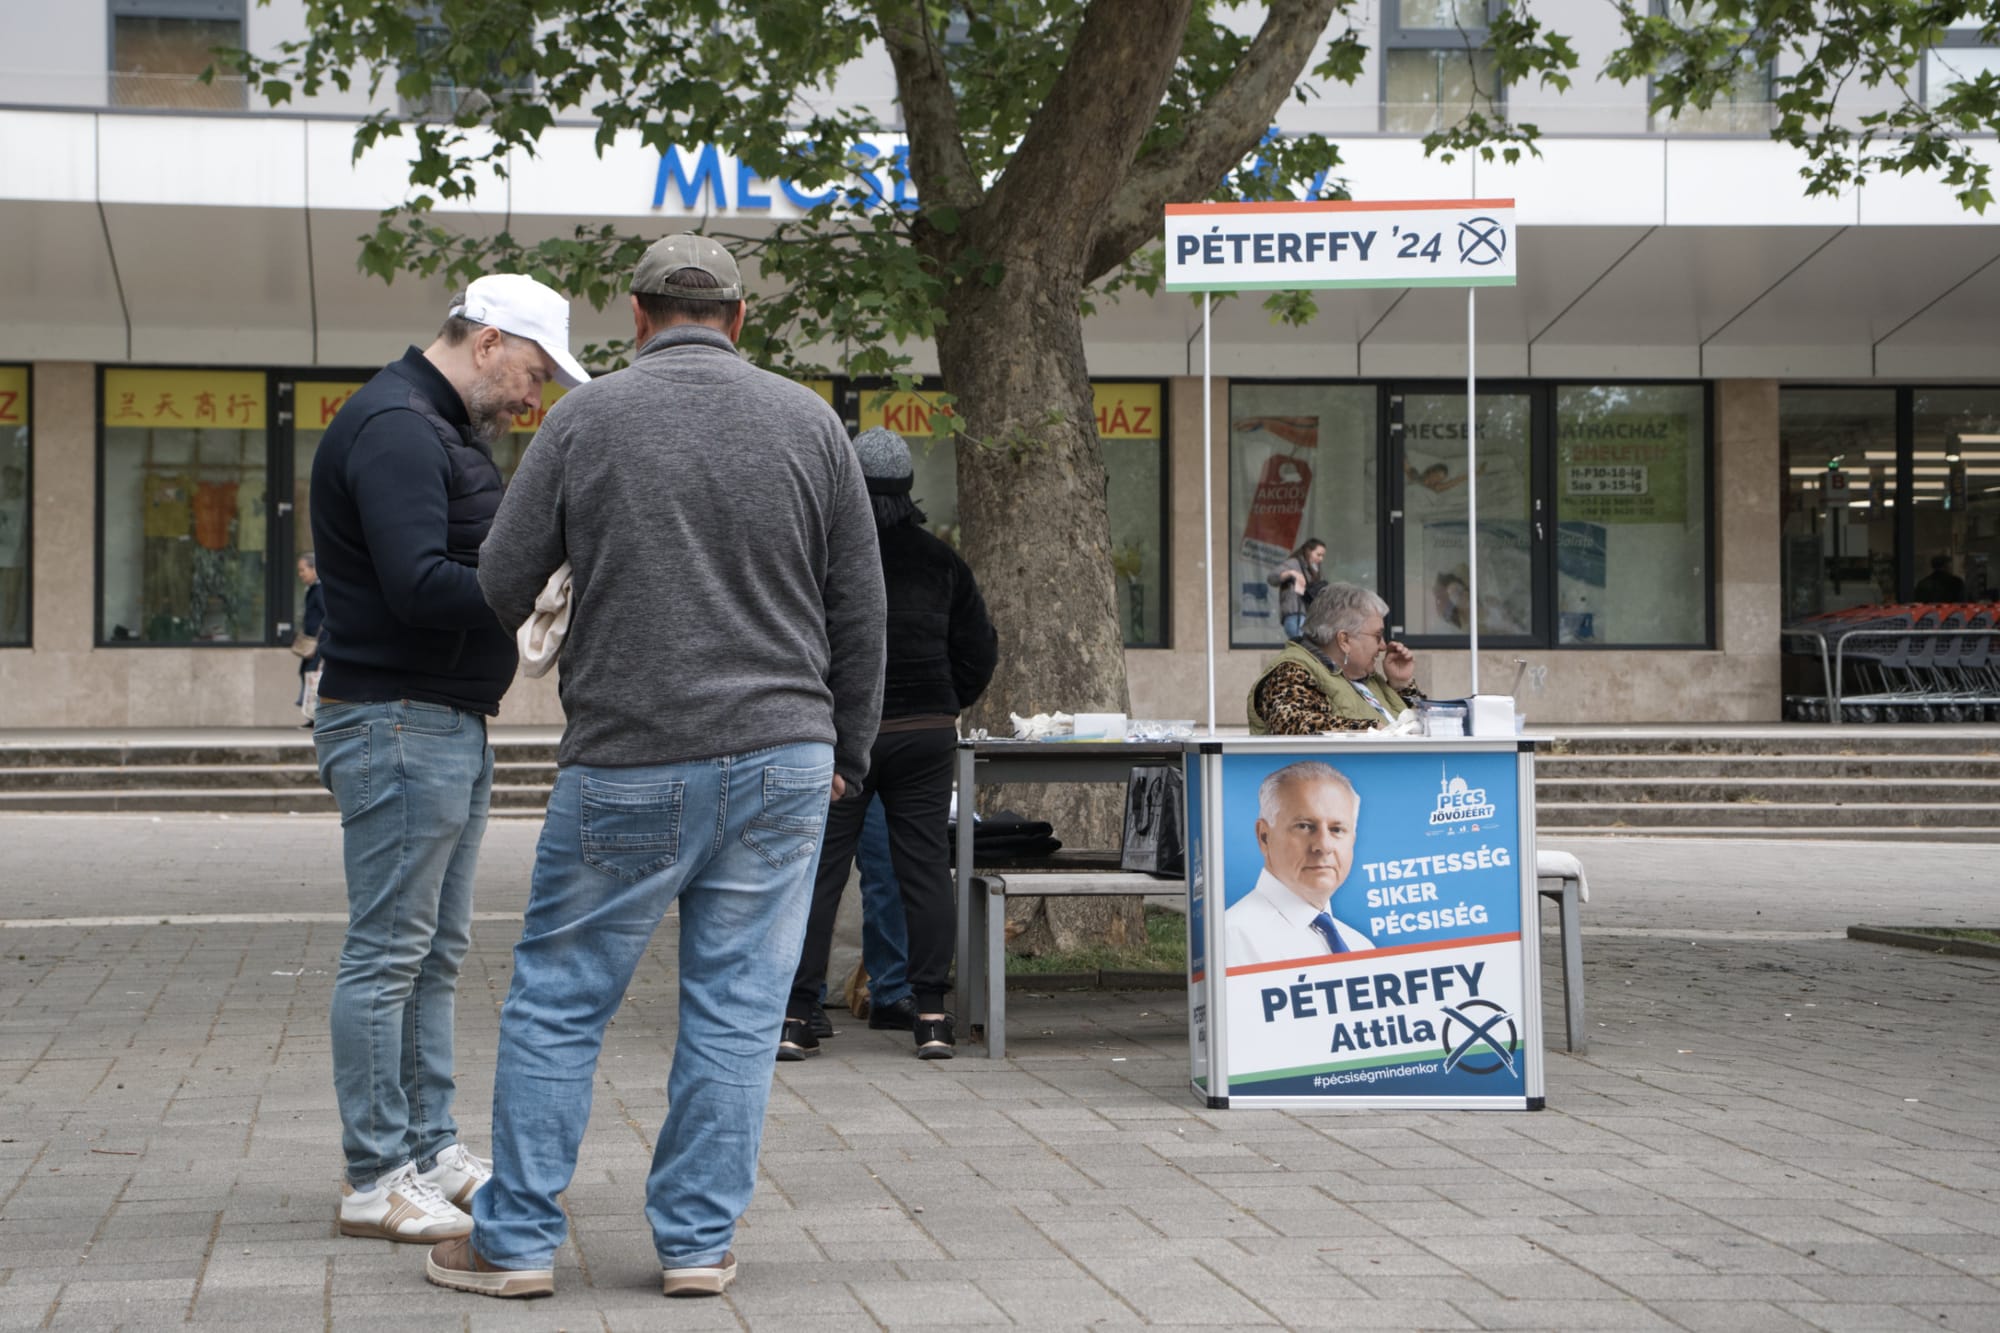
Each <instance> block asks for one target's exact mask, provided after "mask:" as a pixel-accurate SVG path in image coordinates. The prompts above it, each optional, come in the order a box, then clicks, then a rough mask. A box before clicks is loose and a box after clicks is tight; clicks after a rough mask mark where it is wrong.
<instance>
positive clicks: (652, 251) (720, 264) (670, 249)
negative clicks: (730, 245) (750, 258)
mask: <svg viewBox="0 0 2000 1333" xmlns="http://www.w3.org/2000/svg"><path fill="white" fill-rule="evenodd" d="M689 268H691V269H697V270H699V271H700V272H703V273H706V274H708V276H709V277H711V278H714V279H715V281H716V283H717V284H718V285H717V286H714V287H684V286H681V285H679V284H678V283H675V282H674V281H673V276H674V275H675V274H676V273H679V272H680V271H681V270H682V269H689ZM632 290H633V291H635V292H641V293H644V294H646V295H649V296H677V297H680V298H681V299H683V300H688V301H740V300H742V299H743V275H742V274H741V273H739V272H737V270H736V258H735V256H734V255H731V254H730V253H729V251H727V250H725V249H724V248H723V246H722V242H720V241H718V240H716V239H715V238H714V237H712V236H697V235H695V234H694V233H693V232H680V233H678V234H677V235H673V236H665V237H662V238H660V239H659V240H657V241H654V242H653V244H652V245H651V246H650V247H648V248H647V250H646V253H645V254H644V255H641V256H640V258H639V267H638V268H637V269H635V270H633V273H632Z"/></svg>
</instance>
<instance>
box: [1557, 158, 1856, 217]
mask: <svg viewBox="0 0 2000 1333" xmlns="http://www.w3.org/2000/svg"><path fill="white" fill-rule="evenodd" d="M1665 142H1666V146H1667V223H1668V225H1669V226H1675V227H1750V226H1759V227H1812V226H1821V227H1829V226H1834V227H1837V226H1841V225H1843V224H1852V223H1854V222H1855V221H1857V220H1858V214H1859V207H1858V201H1857V200H1856V198H1855V196H1854V194H1853V193H1852V192H1849V193H1848V194H1845V195H1837V196H1826V195H1822V196H1819V197H1816V198H1808V197H1807V196H1806V192H1805V182H1804V181H1803V180H1802V179H1800V177H1799V168H1800V167H1801V166H1803V165H1805V162H1806V158H1805V154H1803V153H1801V152H1799V151H1798V150H1797V149H1794V148H1789V147H1787V146H1785V145H1784V144H1779V143H1772V142H1771V141H1769V140H1757V139H1668V140H1666V141H1665ZM1579 184H1581V183H1580V182H1579Z"/></svg>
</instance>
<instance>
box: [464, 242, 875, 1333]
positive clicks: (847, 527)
mask: <svg viewBox="0 0 2000 1333" xmlns="http://www.w3.org/2000/svg"><path fill="white" fill-rule="evenodd" d="M632 318H633V326H634V329H635V332H636V337H635V341H636V344H637V346H638V348H639V352H638V355H637V357H636V358H635V360H634V361H633V364H632V365H631V367H630V368H628V369H626V370H621V371H619V372H617V373H616V374H612V375H607V376H603V377H601V378H599V379H597V380H595V381H593V382H591V383H590V384H588V385H586V386H584V387H583V388H581V389H579V390H577V391H576V392H575V393H572V394H570V395H568V396H567V397H565V398H564V399H563V400H562V401H561V402H559V403H557V404H556V405H555V406H554V407H553V408H552V409H550V411H549V414H548V416H547V418H546V419H544V421H543V423H542V428H541V431H540V433H538V434H537V435H536V436H535V441H534V443H533V444H532V445H531V446H530V447H529V449H528V451H527V454H526V457H525V458H524V459H523V461H522V464H521V469H520V471H519V472H518V473H517V474H516V475H515V477H514V482H513V485H512V486H511V487H510V488H509V489H508V492H507V497H506V499H505V500H504V501H503V502H502V504H501V506H500V512H499V514H498V516H497V517H496V518H495V519H494V523H493V530H492V532H491V534H490V535H489V536H488V537H487V539H486V544H485V546H484V547H482V548H481V551H480V569H479V578H480V586H481V587H482V588H483V589H484V590H485V592H486V597H487V600H488V601H490V602H491V603H492V604H493V609H494V610H495V611H496V612H498V613H499V616H500V619H501V621H502V622H503V623H504V624H507V625H510V626H512V625H519V624H521V623H522V622H523V621H525V620H526V619H527V618H528V616H529V615H530V613H531V612H532V611H533V609H534V604H535V597H536V594H537V593H538V592H540V591H541V589H542V587H543V585H544V584H545V583H546V582H547V580H548V578H549V576H550V574H551V573H553V572H554V571H555V570H556V569H557V568H558V567H559V566H561V565H562V564H563V563H564V562H565V561H567V562H568V564H569V566H570V571H571V597H570V622H569V633H568V638H567V639H566V641H565V642H564V645H563V649H562V658H561V667H562V702H563V712H564V715H565V717H566V718H567V725H566V727H565V728H564V731H563V738H562V744H561V746H560V748H559V749H558V751H557V755H556V760H557V764H558V768H557V773H556V783H555V790H554V791H553V793H552V794H551V795H550V797H549V808H548V815H547V818H546V820H545V822H544V824H543V827H542V838H541V845H540V848H539V850H538V852H537V855H536V861H535V872H534V885H533V889H532V892H531V894H530V896H529V902H528V909H527V913H526V919H525V921H524V923H523V929H522V934H521V941H520V943H519V944H518V945H516V946H515V949H514V980H513V984H512V987H511V989H510V990H509V992H508V995H507V1001H506V1005H505V1007H504V1008H503V1009H502V1011H501V1016H500V1043H499V1052H498V1058H497V1061H496V1069H495V1073H494V1086H493V1179H492V1180H491V1182H489V1183H488V1184H487V1186H486V1187H485V1188H484V1189H482V1190H481V1191H480V1192H479V1194H478V1196H477V1197H476V1198H475V1199H474V1201H473V1232H472V1235H471V1236H470V1237H467V1238H464V1239H459V1240H451V1241H447V1242H445V1243H444V1244H441V1245H439V1246H437V1247H435V1248H434V1249H433V1250H432V1252H431V1256H430V1260H429V1263H428V1265H427V1268H426V1272H427V1273H428V1275H429V1277H430V1279H431V1281H433V1282H436V1283H438V1284H439V1285H441V1286H447V1287H456V1288H459V1289H461V1290H465V1291H472V1292H478V1293H480V1294H482V1295H488V1296H535V1295H545V1294H547V1293H549V1292H551V1291H553V1290H554V1289H555V1277H554V1265H555V1254H556V1250H557V1249H558V1248H559V1247H560V1246H561V1245H562V1242H563V1240H564V1238H565V1237H566V1235H567V1234H568V1227H567V1220H566V1219H565V1217H564V1215H563V1211H562V1207H561V1205H560V1204H559V1203H558V1202H557V1195H559V1194H560V1193H561V1192H562V1191H563V1189H564V1188H565V1187H567V1186H568V1184H569V1182H570V1176H571V1174H572V1173H573V1171H574V1170H575V1167H576V1159H577V1152H578V1148H579V1146H580V1145H581V1143H582V1140H583V1133H584V1127H585V1124H586V1122H587V1120H588V1119H589V1115H590V1101H591V1084H592V1080H593V1078H594V1077H595V1071H596V1067H597V1057H598V1052H599V1050H600V1048H601V1046H602V1043H603V1037H604V1027H605V1024H606V1023H607V1022H608V1021H609V1020H610V1018H611V1015H612V1014H613V1013H614V1012H615V1011H616V1010H617V1008H618V1003H619V1001H620V999H621V998H622V997H623V995H624V993H625V987H626V984H627V983H628V982H629V981H630V980H631V977H632V973H633V970H634V969H635V968H636V967H637V966H638V963H639V959H640V957H641V956H642V955H643V954H644V952H645V949H646V946H647V943H648V941H649V940H650V939H651V938H652V936H653V932H654V930H655V929H656V928H657V927H658V925H659V923H660V921H661V919H662V918H663V917H664V916H665V914H666V912H667V909H668V908H669V907H670V906H675V905H678V908H679V932H678V934H679V970H680V1028H679V1033H678V1035H677V1039H676V1042H675V1047H674V1057H673V1069H672V1072H671V1074H670V1076H669V1078H668V1083H667V1096H668V1102H669V1109H668V1112H667V1118H666V1124H665V1125H664V1126H663V1127H662V1129H661V1131H660V1134H659V1138H658V1143H657V1148H656V1150H655V1152H654V1155H653V1168H652V1171H651V1173H650V1175H649V1176H648V1177H647V1182H646V1201H647V1203H646V1215H647V1218H648V1219H649V1220H650V1222H651V1223H652V1230H653V1243H654V1248H655V1250H656V1252H657V1253H658V1255H659V1258H660V1264H661V1268H662V1290H663V1291H664V1292H665V1293H666V1294H667V1295H669V1296H696V1295H715V1294H719V1293H720V1292H721V1291H722V1290H723V1288H725V1287H727V1286H728V1285H729V1283H730V1282H731V1281H733V1280H734V1278H735V1276H736V1259H735V1256H734V1255H733V1254H732V1253H731V1252H730V1243H731V1241H732V1240H733V1239H734V1237H735V1230H736V1220H737V1218H738V1217H739V1216H741V1214H742V1212H743V1210H744V1208H745V1207H747V1206H748V1205H749V1202H750V1194H751V1189H752V1187H753V1185H754V1184H755V1181H756V1174H757V1153H758V1147H759V1144H760V1142H761V1140H762V1136H763V1126H764V1108H765V1103H766V1101H767V1100H768V1099H769V1096H770V1090H771V1074H772V1062H771V1047H772V1043H773V1041H774V1040H775V1039H776V1037H777V1034H778V1031H779V1029H780V1027H781V1025H782V1022H783V1018H784V1012H785V995H786V991H787V989H788V988H789V985H790V982H791V979H792V972H793V969H794V968H795V967H796V966H797V963H798V959H799V946H800V943H801V941H802V939H803V937H804V933H805V923H806V913H807V908H808V906H809V904H810V900H811V895H812V884H813V874H814V870H815V868H816V867H817V865H818V863H819V850H820V840H821V836H822V833H823V831H824V828H825V824H826V816H827V803H828V801H829V799H830V798H833V797H837V796H839V795H840V794H841V793H842V792H843V791H845V790H846V789H847V788H848V787H850V786H859V784H860V783H861V780H862V778H863V776H864V774H865V773H866V772H867V768H868V751H869V744H870V742H871V741H872V740H873V739H874V736H875V726H876V721H877V718H878V715H879V713H880V710H881V705H882V664H883V655H884V648H883V635H884V610H883V594H882V570H881V564H880V562H879V560H878V558H877V556H876V550H875V525H874V521H873V518H872V515H871V511H870V508H869V503H868V491H867V488H866V486H865V485H864V483H863V481H862V475H861V468H860V464H859V462H858V461H857V460H856V458H855V455H854V448H853V446H852V445H851V444H849V443H848V439H847V432H846V431H845V429H844V428H843V427H842V426H841V422H840V418H839V417H837V416H836V415H834V412H833V409H832V408H830V407H828V406H827V405H826V403H825V402H823V401H822V400H821V399H820V398H819V396H818V395H817V394H815V393H813V392H812V390H810V389H808V388H806V387H805V386H803V385H800V384H794V383H792V382H790V381H788V380H784V379H781V378H779V377H778V376H776V375H773V374H770V373H768V372H766V371H762V370H758V369H756V368H755V367H753V366H751V365H749V364H748V363H747V362H745V361H744V360H743V358H742V357H741V356H740V355H739V354H738V353H737V351H736V346H735V339H736V338H737V336H738V335H739V334H740V333H741V332H742V328H743V284H742V278H741V276H740V275H739V274H738V272H737V268H736V262H735V260H734V259H733V258H732V257H731V256H730V254H729V252H728V251H727V250H725V249H723V247H722V246H721V245H719V244H718V243H716V242H715V241H713V240H710V239H709V238H707V237H703V236H692V235H682V236H669V237H667V238H666V239H665V240H662V241H660V242H658V243H656V244H655V245H654V246H653V247H652V248H651V249H650V250H648V251H647V252H646V254H645V257H644V258H643V259H641V260H640V261H639V267H638V270H637V272H636V273H635V274H634V276H633V279H632ZM751 534H755V536H756V540H757V543H758V546H759V550H760V555H761V559H760V566H761V572H760V575H759V577H758V579H757V580H756V582H755V584H754V585H752V584H751V583H749V582H748V581H747V580H746V577H745V575H744V573H743V551H744V548H745V544H746V542H747V541H748V540H749V538H750V535H751Z"/></svg>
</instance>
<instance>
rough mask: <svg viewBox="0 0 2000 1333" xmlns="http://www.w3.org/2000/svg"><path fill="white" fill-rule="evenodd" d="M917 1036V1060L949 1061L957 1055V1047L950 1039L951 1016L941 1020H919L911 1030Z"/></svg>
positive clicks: (947, 1015)
mask: <svg viewBox="0 0 2000 1333" xmlns="http://www.w3.org/2000/svg"><path fill="white" fill-rule="evenodd" d="M911 1030H912V1031H913V1032H915V1033H916V1036H917V1059H919V1060H949V1059H951V1057H952V1056H953V1055H954V1054H956V1053H957V1046H956V1043H954V1042H953V1041H952V1039H951V1015H950V1014H946V1015H945V1016H944V1017H943V1018H919V1019H918V1020H917V1022H916V1026H915V1027H914V1028H912V1029H911Z"/></svg>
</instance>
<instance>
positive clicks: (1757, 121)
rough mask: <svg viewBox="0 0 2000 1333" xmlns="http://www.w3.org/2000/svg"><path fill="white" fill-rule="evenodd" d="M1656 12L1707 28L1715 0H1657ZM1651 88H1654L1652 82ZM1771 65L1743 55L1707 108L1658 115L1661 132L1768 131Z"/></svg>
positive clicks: (1688, 25) (1679, 24)
mask: <svg viewBox="0 0 2000 1333" xmlns="http://www.w3.org/2000/svg"><path fill="white" fill-rule="evenodd" d="M1653 13H1654V14H1656V15H1659V16H1663V17H1665V18H1667V19H1670V20H1671V21H1672V22H1673V24H1674V26H1675V27H1677V28H1682V29H1690V28H1706V27H1709V26H1711V25H1712V24H1713V22H1714V18H1715V4H1714V0H1653ZM1648 92H1649V93H1650V92H1651V87H1650V84H1649V86H1648ZM1771 106H1772V103H1771V66H1770V65H1769V64H1768V63H1765V62H1760V61H1755V60H1750V59H1747V58H1746V59H1742V60H1740V61H1739V62H1738V64H1737V67H1736V69H1735V71H1734V73H1733V74H1732V76H1731V78H1730V84H1729V87H1728V89H1727V90H1726V91H1724V92H1722V93H1721V94H1719V95H1718V96H1717V97H1716V98H1715V100H1714V101H1712V102H1710V103H1709V104H1708V106H1707V107H1706V108H1702V107H1695V106H1688V107H1683V108H1681V109H1680V110H1679V111H1677V112H1674V113H1673V114H1671V115H1664V116H1663V115H1654V116H1653V117H1652V124H1653V129H1654V130H1656V131H1658V132H1659V133H1661V134H1768V133H1770V129H1771Z"/></svg>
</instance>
